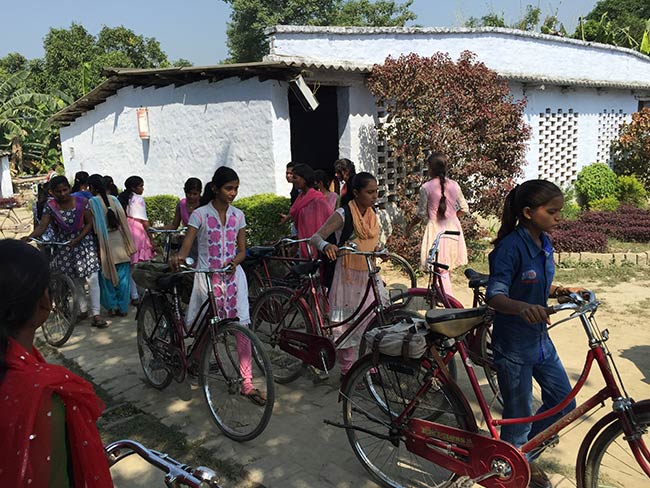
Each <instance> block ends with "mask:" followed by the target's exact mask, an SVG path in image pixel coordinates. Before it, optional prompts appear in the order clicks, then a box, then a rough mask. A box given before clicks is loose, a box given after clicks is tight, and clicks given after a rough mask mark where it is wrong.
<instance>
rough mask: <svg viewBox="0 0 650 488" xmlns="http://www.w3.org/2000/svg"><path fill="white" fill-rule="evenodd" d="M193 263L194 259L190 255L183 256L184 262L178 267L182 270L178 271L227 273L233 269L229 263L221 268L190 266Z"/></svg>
mask: <svg viewBox="0 0 650 488" xmlns="http://www.w3.org/2000/svg"><path fill="white" fill-rule="evenodd" d="M193 265H194V259H192V258H190V257H187V258H185V264H181V265H180V268H181V269H182V270H183V271H180V273H206V274H212V273H217V274H228V273H230V272H231V271H232V269H233V265H232V264H231V263H228V264H227V265H226V266H224V267H223V268H215V269H211V268H192V267H191V266H193Z"/></svg>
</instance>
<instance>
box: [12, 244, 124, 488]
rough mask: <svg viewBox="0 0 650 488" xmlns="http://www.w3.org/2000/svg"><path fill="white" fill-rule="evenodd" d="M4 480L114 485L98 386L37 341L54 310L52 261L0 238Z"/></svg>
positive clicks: (42, 486) (35, 485)
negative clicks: (99, 424)
mask: <svg viewBox="0 0 650 488" xmlns="http://www.w3.org/2000/svg"><path fill="white" fill-rule="evenodd" d="M0 269H2V270H3V272H2V273H1V274H0V296H2V297H3V299H2V301H0V486H7V487H9V486H11V487H30V488H47V487H49V486H57V487H68V486H75V487H77V488H90V487H92V488H105V487H112V486H113V482H112V480H111V475H110V472H109V469H108V462H107V460H106V455H105V454H104V448H103V446H102V442H101V439H100V437H99V433H98V432H97V428H96V427H95V422H96V420H97V418H98V417H99V415H100V413H101V411H102V410H103V408H104V405H103V404H102V402H101V401H100V400H99V399H98V398H97V397H96V396H95V394H94V392H93V389H92V386H91V385H90V384H89V383H88V382H86V381H84V380H83V379H81V378H79V377H78V376H76V375H74V374H72V373H71V372H70V371H68V370H67V369H66V368H64V367H62V366H56V365H50V364H47V363H46V362H45V360H44V359H43V356H41V354H40V353H39V352H38V351H37V350H36V348H35V347H34V346H33V341H34V333H35V332H36V329H38V327H40V326H41V325H42V324H43V322H45V320H46V319H47V317H48V315H49V313H50V297H49V293H48V290H47V284H48V280H49V266H48V263H47V261H46V259H45V257H44V256H43V254H41V253H40V252H39V251H38V250H36V249H35V248H33V247H31V246H30V245H28V244H25V243H23V242H20V241H15V240H10V239H7V240H3V241H0Z"/></svg>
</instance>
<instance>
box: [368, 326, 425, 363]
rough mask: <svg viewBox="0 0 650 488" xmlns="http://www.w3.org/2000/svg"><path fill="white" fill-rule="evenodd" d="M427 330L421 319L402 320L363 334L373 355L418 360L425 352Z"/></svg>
mask: <svg viewBox="0 0 650 488" xmlns="http://www.w3.org/2000/svg"><path fill="white" fill-rule="evenodd" d="M428 333H429V328H428V327H427V325H426V322H425V321H424V320H423V319H411V318H408V319H404V320H401V321H400V322H397V323H396V324H391V325H386V326H383V327H375V328H374V329H371V330H369V331H368V332H366V333H365V334H364V338H365V340H366V342H367V343H368V345H369V346H370V350H371V351H372V353H373V354H374V355H377V354H386V355H387V356H402V357H403V358H404V359H408V358H412V359H419V358H421V357H422V356H424V354H425V353H426V351H427V334H428Z"/></svg>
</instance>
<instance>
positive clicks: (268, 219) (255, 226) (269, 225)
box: [233, 193, 291, 246]
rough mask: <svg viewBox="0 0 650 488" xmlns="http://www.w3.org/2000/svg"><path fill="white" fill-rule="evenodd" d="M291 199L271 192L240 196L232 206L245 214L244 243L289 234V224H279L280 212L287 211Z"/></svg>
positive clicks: (258, 241) (267, 241) (278, 237)
mask: <svg viewBox="0 0 650 488" xmlns="http://www.w3.org/2000/svg"><path fill="white" fill-rule="evenodd" d="M290 205H291V200H290V199H289V198H287V197H280V196H278V195H275V194H273V193H260V194H258V195H252V196H250V197H244V198H240V199H238V200H235V201H234V202H233V206H235V207H237V208H239V209H241V210H242V211H243V212H244V214H245V215H246V245H247V246H255V245H262V244H268V243H270V242H273V241H277V240H278V239H280V238H281V237H284V236H287V235H289V224H285V225H280V224H278V221H279V220H280V214H286V213H288V212H289V207H290Z"/></svg>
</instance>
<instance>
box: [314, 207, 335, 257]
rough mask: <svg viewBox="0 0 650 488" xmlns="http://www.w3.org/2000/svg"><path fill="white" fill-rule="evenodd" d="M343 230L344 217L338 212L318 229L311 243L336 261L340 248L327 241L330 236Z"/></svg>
mask: <svg viewBox="0 0 650 488" xmlns="http://www.w3.org/2000/svg"><path fill="white" fill-rule="evenodd" d="M342 228H343V217H341V214H339V213H338V212H334V213H333V214H332V215H330V216H329V218H328V219H327V220H326V221H325V223H324V224H323V226H322V227H321V228H320V229H318V232H316V233H315V234H314V235H313V236H312V238H311V239H310V241H309V243H310V244H311V245H312V246H314V247H315V248H316V249H318V250H320V251H322V252H324V253H325V255H326V256H327V257H328V258H329V259H331V260H332V261H334V260H335V259H336V257H337V253H338V250H339V248H338V247H337V246H336V245H335V244H331V243H327V241H326V240H325V239H326V238H328V237H329V236H330V235H332V234H333V233H334V232H336V231H337V230H341V229H342Z"/></svg>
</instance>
